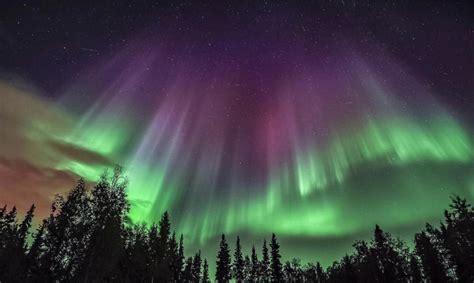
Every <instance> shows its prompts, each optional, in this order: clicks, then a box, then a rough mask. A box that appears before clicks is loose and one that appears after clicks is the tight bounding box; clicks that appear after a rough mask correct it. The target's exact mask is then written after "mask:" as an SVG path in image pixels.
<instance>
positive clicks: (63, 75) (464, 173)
mask: <svg viewBox="0 0 474 283" xmlns="http://www.w3.org/2000/svg"><path fill="white" fill-rule="evenodd" d="M179 3H181V2H179ZM182 3H188V2H186V1H185V2H182ZM13 5H14V4H13ZM387 5H388V4H387ZM419 5H420V6H416V7H411V8H412V9H413V13H412V14H410V15H408V16H404V15H403V13H402V11H404V9H405V8H406V7H403V5H401V6H397V7H386V6H384V5H382V4H380V5H373V6H370V5H369V6H368V7H367V6H358V5H355V4H354V5H352V4H350V3H349V4H348V3H344V2H342V3H332V4H327V5H315V4H314V3H313V4H311V5H310V4H307V6H305V5H303V4H299V5H296V4H295V5H294V6H293V5H290V4H281V3H280V4H268V3H266V2H265V3H263V2H262V3H260V4H255V5H250V4H248V7H239V6H237V5H236V6H235V7H234V6H232V7H227V6H225V7H224V5H223V6H222V7H221V6H219V5H216V6H218V7H212V5H209V4H206V5H204V4H202V5H197V4H182V5H178V4H176V3H175V4H163V7H161V8H156V11H152V10H150V11H149V12H148V14H146V15H148V16H143V15H141V14H139V13H138V12H137V11H136V10H140V11H141V12H142V13H145V12H146V10H147V7H131V8H130V9H132V11H135V12H137V14H133V13H126V16H124V15H125V14H122V13H124V12H119V11H118V10H119V8H110V7H107V8H106V7H104V10H103V11H102V12H103V13H104V15H108V17H109V16H110V18H111V20H110V21H111V22H106V21H107V20H106V19H102V17H96V16H94V15H95V14H93V13H92V16H91V15H90V14H88V13H87V12H86V11H88V8H87V7H74V9H72V8H71V9H72V10H69V8H64V7H59V8H58V10H57V11H56V10H55V11H46V10H45V9H44V7H37V10H36V12H31V11H30V10H28V9H30V7H26V8H18V7H11V11H12V13H11V14H12V16H11V18H9V21H10V22H11V23H10V24H11V25H13V24H16V22H18V24H17V25H18V26H16V29H17V30H18V33H21V32H23V33H25V32H26V31H25V30H27V29H28V28H30V29H32V30H35V29H34V28H33V27H32V25H35V24H36V23H35V22H34V21H35V20H34V19H35V18H34V17H33V18H29V20H28V22H27V24H24V21H25V19H26V18H28V15H29V14H28V13H39V14H41V13H46V14H48V13H51V14H52V15H59V14H61V16H58V17H57V18H56V19H57V20H58V21H62V22H59V23H56V24H57V25H59V26H62V27H57V29H58V30H54V29H53V30H52V33H53V34H55V33H56V35H57V36H58V37H57V41H54V40H52V41H51V43H50V44H48V43H47V42H49V41H48V40H47V39H50V38H49V36H51V35H44V38H45V40H39V39H28V40H26V39H25V40H24V41H22V39H18V42H17V43H15V42H16V41H15V40H13V39H12V40H5V42H8V43H7V44H5V46H10V47H5V50H9V48H10V51H11V50H12V49H14V48H16V47H15V46H14V45H15V44H19V45H21V48H18V50H16V51H14V52H13V51H12V52H11V53H12V54H13V55H12V56H9V57H12V58H10V59H8V60H7V59H5V61H4V62H5V63H4V66H2V67H3V68H4V71H3V73H4V75H3V80H2V82H1V84H0V96H1V103H0V104H1V106H0V123H1V125H2V130H1V137H0V203H2V204H3V203H8V204H16V205H17V206H19V207H20V208H26V207H28V206H29V205H30V204H31V203H32V202H36V203H37V205H38V206H39V208H40V212H41V213H43V215H46V213H47V211H48V209H49V203H50V201H51V199H52V198H53V196H54V194H55V193H63V192H66V191H68V190H69V189H70V188H71V186H73V184H74V182H75V180H77V178H78V177H79V176H83V177H84V178H85V179H86V180H87V181H89V182H93V181H94V180H96V179H97V178H98V176H99V175H100V174H101V173H102V172H103V170H104V169H106V168H111V167H112V166H113V165H114V164H116V163H118V164H121V165H122V166H124V168H125V170H126V172H127V175H128V177H129V179H130V185H129V190H128V196H129V199H130V202H131V204H132V207H131V212H130V218H131V219H132V220H133V221H134V222H136V223H142V222H143V223H151V222H153V221H157V220H158V219H159V217H160V215H161V214H162V213H163V212H164V211H166V210H167V211H169V213H170V214H171V218H172V223H173V226H174V228H176V230H177V231H178V232H179V233H183V234H184V236H185V240H186V241H187V242H188V243H190V244H191V245H192V246H193V247H195V248H196V249H197V248H202V249H203V250H204V254H205V255H206V256H207V255H209V256H211V255H213V254H214V252H215V250H216V249H217V246H215V243H216V240H215V239H216V238H217V237H219V236H220V234H221V233H226V234H228V235H231V236H230V237H233V236H235V235H237V234H239V235H241V238H242V240H243V243H244V244H245V246H246V248H249V247H250V245H251V244H253V243H254V244H256V245H258V246H260V243H261V240H262V239H263V238H264V237H268V236H269V235H271V233H272V232H274V233H276V234H277V235H278V236H279V238H280V239H281V241H282V243H283V244H282V248H283V253H284V254H285V255H287V256H288V257H293V256H299V257H301V258H302V259H303V260H314V259H315V258H317V259H318V260H320V261H321V262H323V264H328V263H330V262H331V261H333V260H335V259H336V258H338V257H339V256H341V255H343V254H344V253H346V252H348V251H349V249H350V245H351V243H352V241H353V240H354V239H358V238H361V237H362V238H363V237H367V236H368V235H370V233H371V230H372V228H373V226H374V225H375V224H376V223H378V224H380V225H381V226H382V227H384V228H385V229H386V230H387V231H390V232H392V233H393V234H395V235H397V236H401V237H405V236H406V235H411V234H412V232H413V231H415V230H416V229H419V228H420V227H421V226H422V225H423V224H424V223H425V222H427V221H430V222H437V221H438V220H439V219H440V217H441V216H442V210H443V209H444V208H445V207H446V206H447V204H448V202H449V196H450V195H452V194H453V193H457V194H460V195H462V196H465V197H467V198H470V199H472V198H473V197H474V167H473V165H474V143H473V142H474V141H473V137H474V136H473V134H474V127H473V124H472V122H473V118H474V116H473V115H472V113H473V112H474V111H472V110H473V109H474V104H473V101H474V99H473V98H472V97H473V96H474V85H473V83H472V81H473V80H472V77H473V74H474V58H473V57H474V55H473V53H472V50H471V49H469V46H470V47H471V48H473V44H474V39H473V38H474V33H473V30H474V29H473V23H472V18H471V20H469V16H468V15H466V14H464V13H467V12H463V7H462V5H461V6H456V5H454V4H453V5H452V6H449V5H448V4H445V5H448V6H447V7H444V6H439V7H429V8H428V7H427V6H429V5H428V4H426V7H425V6H423V5H422V4H419ZM122 8H123V7H122ZM22 9H25V10H22ZM82 9H84V10H82ZM38 11H39V12H38ZM71 14H72V15H89V16H88V17H91V18H87V17H86V16H85V17H86V18H87V19H88V21H90V24H89V25H86V28H85V30H84V31H77V30H76V29H74V28H75V27H76V28H77V26H75V24H74V23H73V21H72V20H71V21H70V22H68V17H69V16H70V15H71ZM433 14H435V15H437V18H433V17H432V15H433ZM48 15H49V14H48ZM121 17H125V19H128V20H127V21H126V23H120V22H122V20H123V18H121ZM72 18H73V19H75V17H72ZM79 18H80V17H79ZM38 21H39V24H38V27H37V28H38V29H39V30H37V31H36V30H35V31H34V32H33V33H35V32H36V33H37V36H36V37H39V38H41V36H42V35H43V34H42V32H44V31H43V29H44V30H48V29H49V27H50V26H49V24H47V23H45V22H43V20H38ZM104 21H105V22H104ZM28 23H29V24H28ZM128 24H130V25H128ZM24 25H27V26H24ZM28 25H29V26H28ZM95 28H97V29H98V30H94V29H95ZM2 30H5V32H4V34H7V35H9V34H10V32H9V31H11V26H8V23H7V24H6V25H5V26H4V27H3V28H2ZM117 30H120V32H118V31H117ZM66 31H67V32H68V34H75V33H74V31H76V34H77V37H74V36H72V38H71V37H68V36H64V34H66V33H65V32H66ZM18 33H15V34H16V35H15V34H14V33H11V36H10V37H9V36H4V38H11V37H13V38H14V37H15V36H19V37H20V38H23V37H22V36H23V34H22V35H21V36H20V35H18ZM106 35H107V37H108V38H107V40H105V39H102V37H106ZM451 35H452V37H451ZM35 40H36V41H35ZM11 42H13V43H11ZM108 42H113V43H114V44H109V43H108ZM452 42H455V43H456V44H454V45H455V46H453V45H451V44H450V43H452ZM12 46H13V47H12ZM22 52H23V53H22ZM33 54H34V55H33ZM2 56H6V55H2ZM53 58H59V59H57V60H56V61H54V60H55V59H54V60H53ZM58 62H59V63H58ZM71 62H74V63H71ZM77 62H79V63H77ZM36 64H39V65H41V67H40V66H39V65H36ZM59 64H62V65H61V67H60V68H59V67H58V66H59ZM17 65H18V66H19V67H18V68H16V66H17ZM12 66H15V67H12ZM63 68H64V69H63ZM26 81H28V82H26Z"/></svg>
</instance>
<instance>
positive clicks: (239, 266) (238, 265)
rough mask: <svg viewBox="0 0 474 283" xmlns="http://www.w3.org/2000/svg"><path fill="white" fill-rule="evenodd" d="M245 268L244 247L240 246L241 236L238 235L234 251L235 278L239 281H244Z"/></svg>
mask: <svg viewBox="0 0 474 283" xmlns="http://www.w3.org/2000/svg"><path fill="white" fill-rule="evenodd" d="M244 268H245V262H244V258H243V256H242V247H241V246H240V238H239V236H237V241H236V243H235V252H234V266H233V271H234V278H235V280H236V281H237V282H242V281H244V279H245V277H244Z"/></svg>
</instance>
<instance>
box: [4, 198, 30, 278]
mask: <svg viewBox="0 0 474 283" xmlns="http://www.w3.org/2000/svg"><path fill="white" fill-rule="evenodd" d="M34 210H35V207H34V205H33V206H31V208H30V209H29V210H28V212H27V213H26V216H25V218H24V220H23V221H22V222H21V223H20V224H18V223H17V220H16V217H17V212H16V208H15V207H13V208H12V210H10V212H9V213H5V212H6V207H4V208H3V209H2V210H1V211H0V217H1V219H0V227H1V228H0V231H1V232H0V239H1V242H2V244H1V246H0V281H4V282H14V281H17V282H21V281H25V280H26V275H27V257H26V252H27V246H26V237H27V235H28V231H29V229H30V226H31V221H32V219H33V213H34Z"/></svg>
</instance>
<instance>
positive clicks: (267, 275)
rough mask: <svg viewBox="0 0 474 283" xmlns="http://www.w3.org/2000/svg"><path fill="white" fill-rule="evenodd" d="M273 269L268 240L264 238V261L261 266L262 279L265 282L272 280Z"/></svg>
mask: <svg viewBox="0 0 474 283" xmlns="http://www.w3.org/2000/svg"><path fill="white" fill-rule="evenodd" d="M271 274H272V271H271V269H270V257H269V255H268V248H267V240H265V239H264V240H263V247H262V262H261V266H260V280H261V281H263V282H270V281H271Z"/></svg>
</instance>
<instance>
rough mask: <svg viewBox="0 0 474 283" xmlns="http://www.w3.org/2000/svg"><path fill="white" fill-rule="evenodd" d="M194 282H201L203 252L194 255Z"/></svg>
mask: <svg viewBox="0 0 474 283" xmlns="http://www.w3.org/2000/svg"><path fill="white" fill-rule="evenodd" d="M192 277H193V282H197V283H199V282H200V281H201V251H198V252H197V253H196V255H194V259H193V268H192Z"/></svg>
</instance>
